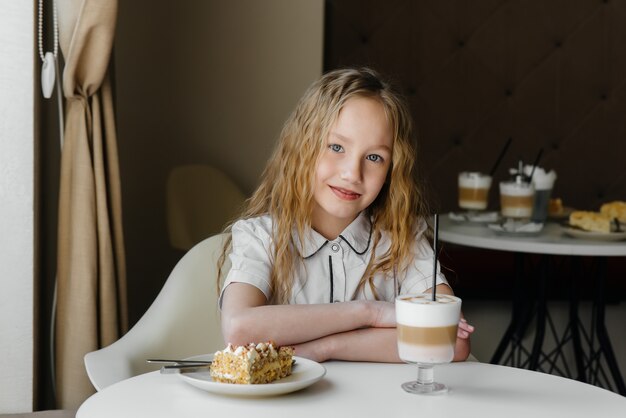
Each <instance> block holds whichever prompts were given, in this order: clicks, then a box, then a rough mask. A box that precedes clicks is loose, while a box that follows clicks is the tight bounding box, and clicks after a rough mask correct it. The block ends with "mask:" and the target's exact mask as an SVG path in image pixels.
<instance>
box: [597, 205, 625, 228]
mask: <svg viewBox="0 0 626 418" xmlns="http://www.w3.org/2000/svg"><path fill="white" fill-rule="evenodd" d="M600 213H602V214H603V215H606V216H608V217H609V218H611V219H615V218H617V219H619V221H620V222H624V223H626V202H621V201H619V200H616V201H615V202H609V203H605V204H604V205H602V206H601V207H600Z"/></svg>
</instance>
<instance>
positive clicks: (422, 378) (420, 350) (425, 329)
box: [396, 293, 461, 395]
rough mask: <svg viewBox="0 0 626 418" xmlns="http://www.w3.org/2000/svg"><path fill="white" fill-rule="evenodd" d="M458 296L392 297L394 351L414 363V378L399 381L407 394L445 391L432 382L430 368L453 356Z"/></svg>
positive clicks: (459, 308) (450, 359)
mask: <svg viewBox="0 0 626 418" xmlns="http://www.w3.org/2000/svg"><path fill="white" fill-rule="evenodd" d="M460 315H461V299H459V298H458V297H456V296H451V295H437V300H436V301H433V300H432V295H431V294H429V293H422V294H417V295H404V296H399V297H397V298H396V322H397V327H398V354H399V355H400V358H401V359H402V360H403V361H405V362H407V363H415V364H417V380H415V381H411V382H406V383H403V384H402V388H403V389H404V390H405V391H407V392H409V393H417V394H430V395H434V394H441V393H445V392H447V391H448V387H447V386H446V385H444V384H443V383H437V382H435V381H434V377H433V376H434V370H433V367H434V366H435V365H436V364H442V363H450V362H451V361H452V359H453V358H454V346H455V343H456V333H457V326H458V323H459V319H460Z"/></svg>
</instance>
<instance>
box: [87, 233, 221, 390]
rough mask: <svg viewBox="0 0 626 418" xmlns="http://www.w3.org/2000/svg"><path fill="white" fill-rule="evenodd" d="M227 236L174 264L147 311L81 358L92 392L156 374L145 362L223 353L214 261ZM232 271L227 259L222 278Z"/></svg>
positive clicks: (201, 245)
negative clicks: (113, 338) (119, 335)
mask: <svg viewBox="0 0 626 418" xmlns="http://www.w3.org/2000/svg"><path fill="white" fill-rule="evenodd" d="M226 236H227V235H226V234H221V235H215V236H213V237H211V238H207V239H206V240H204V241H202V242H200V243H199V244H197V245H196V246H194V247H193V248H192V249H191V250H189V252H188V253H187V254H185V256H184V257H183V258H182V259H181V260H180V261H179V262H178V264H177V265H176V267H174V270H173V271H172V273H171V274H170V276H169V278H168V279H167V281H166V283H165V285H164V286H163V289H161V292H160V293H159V294H158V296H157V298H156V299H155V300H154V302H153V303H152V305H151V306H150V308H149V309H148V310H147V311H146V313H145V314H144V315H143V317H141V319H140V320H139V321H138V322H137V323H136V324H135V326H133V327H132V329H130V330H129V331H128V332H127V333H126V334H125V335H124V336H123V337H122V338H120V339H119V340H118V341H116V342H115V343H113V344H111V345H110V346H108V347H105V348H102V349H100V350H97V351H93V352H91V353H88V354H86V355H85V367H86V369H87V374H88V376H89V379H91V383H92V384H93V385H94V387H95V388H96V390H98V391H100V390H102V389H104V388H105V387H107V386H109V385H111V384H113V383H116V382H118V381H121V380H124V379H127V378H129V377H132V376H135V375H138V374H141V373H145V372H148V371H152V370H155V369H156V368H158V367H157V366H155V365H151V364H148V363H146V359H148V358H157V357H159V358H174V359H180V358H185V357H189V356H192V355H196V354H206V353H212V352H215V351H217V350H221V349H223V348H224V340H223V338H222V334H221V326H220V321H219V311H218V307H217V288H216V279H217V260H218V258H219V256H220V255H221V250H222V245H223V242H224V239H225V238H226ZM229 269H230V262H229V261H228V258H227V259H226V263H225V264H224V274H226V273H227V272H228V270H229Z"/></svg>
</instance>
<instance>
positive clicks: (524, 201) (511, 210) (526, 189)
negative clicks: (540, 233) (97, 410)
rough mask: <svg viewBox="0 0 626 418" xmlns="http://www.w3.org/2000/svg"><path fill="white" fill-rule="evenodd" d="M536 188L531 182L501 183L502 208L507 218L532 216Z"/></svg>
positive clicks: (503, 214)
mask: <svg viewBox="0 0 626 418" xmlns="http://www.w3.org/2000/svg"><path fill="white" fill-rule="evenodd" d="M534 196H535V189H534V188H533V185H532V184H530V183H525V182H523V181H509V182H504V181H503V182H501V183H500V210H501V211H502V216H504V217H505V218H530V215H531V214H532V213H533V201H534Z"/></svg>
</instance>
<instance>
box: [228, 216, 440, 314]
mask: <svg viewBox="0 0 626 418" xmlns="http://www.w3.org/2000/svg"><path fill="white" fill-rule="evenodd" d="M371 230H372V228H371V222H370V220H369V218H368V217H367V216H366V215H365V214H364V213H361V214H360V215H359V216H358V217H357V218H356V219H355V220H354V221H353V222H352V223H351V224H350V225H348V227H347V228H346V229H345V230H344V231H343V232H342V233H341V234H340V235H339V237H337V239H335V240H333V241H329V240H327V239H326V238H324V237H323V236H322V235H320V234H319V233H317V232H316V231H314V230H312V229H311V230H309V231H308V234H307V236H306V237H305V239H304V245H303V246H301V245H300V240H298V239H297V235H295V234H296V233H295V232H294V241H295V242H296V246H297V249H298V252H299V254H300V255H301V257H302V261H303V262H302V263H300V262H297V263H296V266H295V275H294V282H293V286H292V294H291V298H290V300H289V303H290V304H307V303H329V302H345V301H350V300H357V299H368V300H374V299H375V297H374V294H373V293H372V291H371V289H370V286H369V285H368V284H366V285H365V286H364V287H363V290H362V291H358V292H357V287H358V284H359V281H360V280H361V277H363V274H364V273H365V269H366V268H367V264H368V262H369V260H370V258H371V256H372V247H373V242H372V241H373V240H372V237H371ZM422 233H423V229H422V230H421V231H419V232H418V233H417V234H416V239H415V241H414V243H413V251H414V253H415V259H414V261H413V263H412V264H411V265H410V266H409V268H408V269H407V270H406V272H405V273H404V274H400V273H398V277H397V282H398V286H399V293H398V294H400V295H402V294H410V293H422V292H424V291H426V290H427V289H430V288H431V287H432V277H433V251H432V248H431V246H430V244H429V243H428V241H427V240H426V238H424V237H423V234H422ZM390 244H391V241H390V239H389V237H388V234H386V233H383V236H382V238H381V240H380V241H379V243H378V248H377V250H376V254H378V255H381V254H384V253H385V252H386V251H387V249H388V248H389V246H390ZM271 246H272V219H271V217H269V216H267V215H266V216H260V217H256V218H251V219H244V220H239V221H237V222H236V223H235V224H234V225H233V227H232V252H231V254H230V260H231V262H232V267H231V269H230V271H229V273H228V275H227V277H226V281H225V282H224V286H223V288H222V289H226V287H227V286H228V285H229V284H230V283H235V282H237V283H248V284H251V285H253V286H255V287H256V288H258V289H259V290H260V291H261V292H263V294H264V295H265V296H266V297H267V300H268V301H270V300H272V292H271V287H270V283H269V280H270V269H271V264H270V254H271V250H272V248H271ZM373 283H374V286H375V287H376V291H377V293H378V298H379V300H386V301H389V302H393V301H394V297H395V294H394V279H393V276H392V275H388V276H385V275H383V274H382V273H378V274H376V275H375V276H374V280H373ZM441 283H446V284H447V281H446V279H445V277H444V276H443V274H442V273H441V272H440V269H439V265H438V266H437V284H441ZM222 294H223V290H222ZM220 306H221V295H220Z"/></svg>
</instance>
